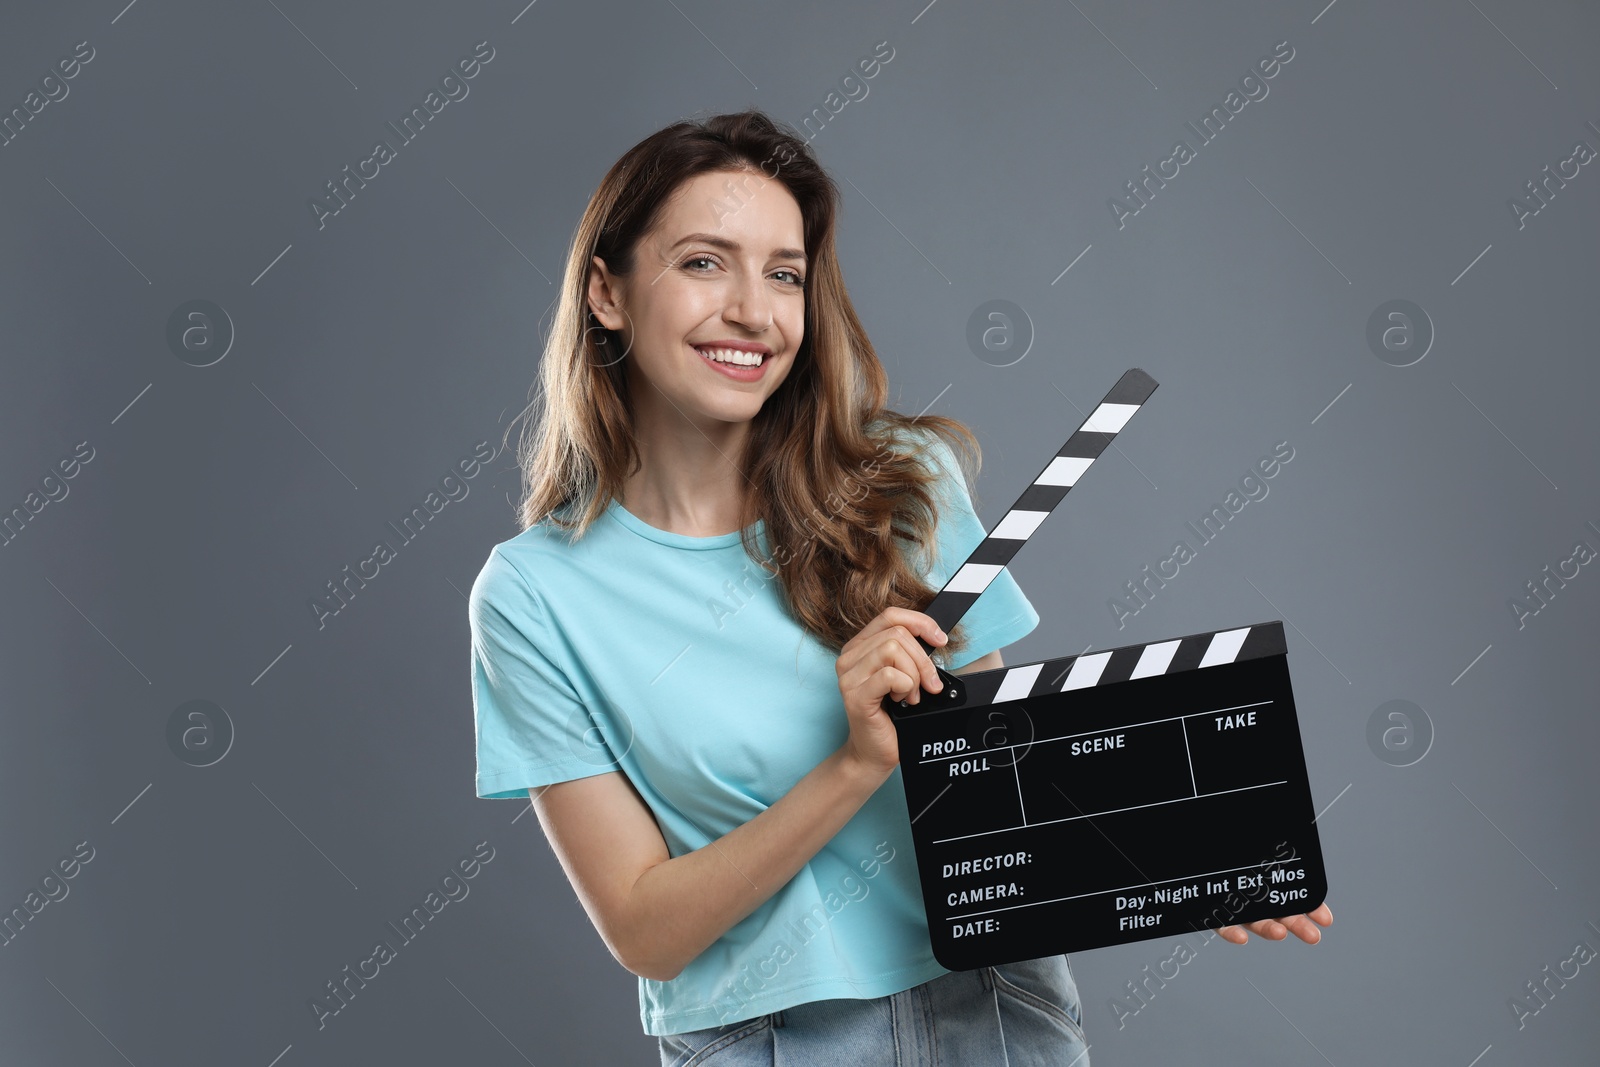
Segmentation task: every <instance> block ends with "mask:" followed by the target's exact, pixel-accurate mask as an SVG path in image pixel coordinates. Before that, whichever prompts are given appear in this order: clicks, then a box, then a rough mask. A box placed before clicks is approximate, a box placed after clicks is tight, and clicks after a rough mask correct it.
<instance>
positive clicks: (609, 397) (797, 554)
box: [517, 110, 982, 662]
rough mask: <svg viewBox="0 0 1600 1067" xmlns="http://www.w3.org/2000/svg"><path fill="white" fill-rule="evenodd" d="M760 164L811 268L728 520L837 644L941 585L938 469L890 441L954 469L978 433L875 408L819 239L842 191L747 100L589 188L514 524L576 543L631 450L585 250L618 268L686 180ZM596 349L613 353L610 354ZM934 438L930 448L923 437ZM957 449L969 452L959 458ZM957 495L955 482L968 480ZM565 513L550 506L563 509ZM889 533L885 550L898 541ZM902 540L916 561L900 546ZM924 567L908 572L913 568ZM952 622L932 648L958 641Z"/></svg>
mask: <svg viewBox="0 0 1600 1067" xmlns="http://www.w3.org/2000/svg"><path fill="white" fill-rule="evenodd" d="M754 170H759V171H760V172H761V175H762V176H763V177H764V178H767V179H775V180H777V181H781V182H782V183H783V184H784V186H785V187H786V188H787V189H788V191H789V193H790V194H791V195H793V197H794V198H795V200H796V201H797V202H798V203H799V206H800V214H801V218H802V219H803V220H804V227H805V252H806V257H807V261H808V266H809V270H808V272H807V276H806V283H805V290H804V294H805V336H804V339H803V341H802V343H801V345H800V348H799V350H798V352H796V354H795V357H794V358H795V362H794V365H793V367H792V368H791V370H790V373H789V375H788V377H787V378H785V380H784V381H783V384H782V385H780V386H779V387H778V389H777V390H776V391H775V392H774V393H773V394H772V395H771V396H770V397H768V399H767V401H766V403H764V404H763V405H762V407H761V410H760V412H758V413H757V415H756V416H755V418H754V419H753V420H752V423H751V433H750V437H749V443H748V448H747V450H746V453H745V458H744V461H743V462H744V466H745V470H744V475H745V478H746V481H747V483H748V485H749V487H750V488H749V491H748V492H747V493H746V494H745V498H744V505H743V506H744V515H743V519H742V521H741V523H740V526H741V528H742V529H744V530H745V531H748V530H749V527H750V526H751V525H752V524H753V523H754V522H755V520H756V519H757V518H760V519H762V520H764V521H765V525H766V531H767V537H768V541H769V544H770V545H772V546H775V547H774V548H773V553H772V558H770V559H763V558H762V557H761V555H760V549H759V547H758V545H757V544H756V542H755V541H754V540H753V539H752V538H751V537H750V535H749V534H748V532H746V534H745V536H744V537H742V538H741V543H742V544H743V546H744V549H745V551H746V553H747V554H748V555H749V556H750V558H751V559H752V560H754V561H755V562H756V563H757V564H759V565H760V566H761V567H762V568H763V569H764V570H766V571H767V572H768V573H769V574H773V575H776V576H777V577H778V578H779V580H780V585H781V589H782V592H783V597H784V600H785V602H786V606H787V608H788V610H789V611H790V613H791V614H792V615H793V616H794V618H795V619H796V621H798V622H799V623H800V624H801V625H802V626H804V627H805V628H806V629H807V630H808V631H810V632H811V633H812V634H813V635H815V636H816V637H817V639H818V640H819V641H821V642H822V643H823V644H825V645H826V646H828V647H829V648H830V649H832V650H834V651H835V652H837V651H838V650H839V649H840V648H841V647H842V646H843V645H844V643H845V642H846V641H848V640H849V639H850V638H851V637H854V636H855V635H856V634H857V633H858V632H860V630H861V628H862V627H864V626H865V625H866V624H867V623H868V622H870V621H871V620H872V619H873V618H874V617H875V616H877V615H878V614H879V613H881V612H882V611H883V609H884V608H887V607H909V608H913V609H915V610H918V611H922V610H924V609H925V608H926V607H927V605H928V603H929V602H930V601H931V600H932V599H933V597H934V594H935V593H937V592H938V590H937V589H936V588H933V587H931V586H929V585H927V584H925V583H924V582H923V581H922V574H923V573H924V572H925V571H926V569H927V567H929V566H931V563H932V552H933V551H934V539H933V534H934V529H935V524H936V522H937V517H938V512H937V506H936V504H935V492H936V489H937V485H936V483H937V481H938V480H939V477H940V476H939V475H938V473H937V472H936V470H935V469H933V468H930V467H929V466H928V465H926V464H925V463H924V462H923V460H922V459H920V458H919V455H918V452H919V451H923V452H926V451H927V446H926V445H925V446H923V447H922V448H921V449H920V450H919V449H918V448H917V447H916V445H914V444H913V445H912V447H911V450H910V451H897V450H895V449H894V448H893V447H892V445H893V444H894V443H897V442H902V440H903V439H902V438H901V436H900V435H901V431H908V430H909V431H912V432H913V433H916V432H919V431H930V432H932V433H934V434H938V435H941V436H942V437H943V438H945V440H946V442H947V443H948V444H949V445H950V446H951V448H952V451H953V452H954V454H955V455H956V457H957V463H958V465H959V467H960V473H961V475H962V477H963V479H964V480H969V481H970V478H969V476H968V471H969V470H970V471H971V472H972V474H973V475H975V474H976V472H977V470H978V468H979V466H980V465H981V463H982V451H981V449H980V447H979V445H978V441H977V438H976V437H974V436H973V434H972V432H971V431H970V430H968V429H967V428H966V427H965V426H964V425H963V424H961V423H960V422H958V421H956V420H955V419H951V418H948V417H946V416H943V415H920V416H907V415H903V414H900V413H898V412H895V411H891V410H889V409H887V408H886V407H885V406H884V404H885V400H886V398H887V394H888V376H887V375H886V374H885V373H884V369H883V365H882V364H881V363H880V362H879V360H878V356H877V353H876V352H875V351H874V349H873V347H872V342H871V341H870V340H869V339H868V338H867V333H866V330H865V329H863V328H862V325H861V320H860V319H859V318H857V316H856V313H855V309H854V308H853V307H852V306H851V303H850V297H849V295H848V293H846V291H845V285H844V276H843V274H842V273H841V272H840V269H839V261H838V258H837V253H836V251H835V245H834V219H835V217H836V215H837V213H838V203H839V191H838V187H837V186H836V185H835V184H834V182H833V179H832V178H830V177H829V176H828V175H827V173H826V172H825V171H824V170H823V169H822V167H821V166H820V165H819V164H818V163H817V161H816V159H815V158H814V157H813V156H812V154H811V152H810V150H809V148H808V147H807V145H806V142H805V141H804V140H802V139H801V138H799V137H798V136H796V135H795V133H794V132H793V130H792V129H790V128H787V127H780V126H778V125H776V124H775V123H774V122H773V121H772V120H771V119H770V118H768V117H767V116H766V115H765V114H763V113H762V112H760V111H755V110H747V111H743V112H739V113H737V114H728V115H716V116H713V117H711V118H708V119H705V120H704V121H696V122H690V121H684V122H677V123H674V124H672V125H670V126H667V127H666V128H664V129H662V130H659V131H658V132H656V133H653V134H651V135H650V136H649V137H646V138H645V139H644V140H642V141H640V142H639V143H638V144H636V145H635V146H634V147H633V148H631V149H629V150H628V151H627V152H626V153H625V154H624V155H623V156H622V158H621V159H619V160H617V162H616V163H615V164H614V165H613V166H612V167H611V169H610V170H609V171H607V172H606V175H605V177H604V178H603V179H602V180H601V182H600V185H599V188H597V189H596V190H595V192H594V195H593V196H592V197H590V199H589V204H588V207H587V208H585V210H584V213H583V218H582V220H581V221H580V222H579V223H578V227H577V230H576V231H575V233H574V234H573V239H572V246H571V248H570V250H569V251H568V254H567V262H566V269H565V271H564V273H563V276H562V281H561V292H560V296H559V298H558V301H557V304H556V308H555V313H554V318H553V320H552V323H551V328H550V332H549V334H548V336H547V338H546V340H545V344H544V355H543V359H542V362H541V365H540V369H539V381H538V382H537V383H536V385H537V395H536V396H535V398H534V400H533V402H532V403H530V405H529V409H528V411H527V412H525V414H531V415H532V416H533V417H531V418H530V419H529V420H528V422H527V424H526V427H525V433H524V436H523V439H522V443H521V446H520V447H519V449H518V452H517V458H518V462H519V464H520V466H521V468H522V474H523V483H524V489H525V492H524V495H523V498H522V501H521V504H520V506H519V509H518V511H519V520H520V522H521V524H522V527H523V528H524V529H527V528H528V527H531V526H533V525H535V524H538V523H541V522H547V521H548V522H549V523H551V524H553V525H555V526H557V527H559V528H561V529H563V530H566V531H569V532H570V536H571V538H572V539H573V540H576V539H577V538H579V537H581V536H582V535H583V534H584V532H585V531H586V530H587V529H588V528H589V526H590V524H592V523H593V522H594V521H595V520H596V519H598V518H600V517H601V516H602V515H603V514H604V512H605V509H606V508H607V507H608V506H609V504H610V502H611V500H612V499H620V496H621V487H622V485H623V482H624V479H625V476H626V474H627V473H629V472H631V471H634V470H637V469H638V466H639V463H640V462H641V461H640V458H639V452H638V447H637V442H636V439H635V436H634V429H633V419H632V415H631V412H630V409H629V406H628V385H627V379H626V375H625V374H624V370H625V368H624V367H623V365H622V362H621V360H620V359H618V358H617V357H616V354H617V353H622V352H623V348H622V345H623V338H622V336H621V335H620V334H619V333H615V332H613V331H611V330H608V329H606V328H605V327H603V326H601V325H600V324H599V321H598V320H597V319H594V318H593V316H592V313H590V312H589V310H588V300H587V297H588V290H589V274H590V271H591V269H592V267H593V263H592V257H594V256H599V257H600V259H601V260H602V261H603V262H604V263H605V264H606V266H607V268H608V269H609V270H610V271H611V272H612V273H613V274H616V275H619V276H622V275H627V274H629V273H631V272H632V271H633V269H634V267H635V262H634V252H635V249H636V247H637V245H638V242H639V240H640V238H641V237H643V236H644V235H645V234H646V233H648V232H649V231H650V229H651V227H652V226H653V225H654V224H655V223H656V221H657V220H658V218H659V217H660V215H661V213H662V208H663V205H664V203H665V202H666V201H667V200H668V198H669V197H670V196H671V195H672V194H673V193H674V192H675V191H676V190H677V189H678V188H679V186H680V185H682V183H683V182H685V181H687V180H688V179H691V178H693V177H696V176H698V175H700V174H703V173H706V172H713V171H746V172H748V171H754ZM608 353H609V354H610V355H608ZM932 443H933V442H931V441H930V442H928V444H929V445H931V444H932ZM966 446H970V456H968V455H965V454H964V452H965V450H966ZM969 491H970V490H969ZM563 513H564V514H563ZM897 539H898V541H899V542H902V544H897V543H896V541H897ZM906 547H911V548H914V549H916V550H917V553H918V555H916V556H915V564H914V562H913V560H912V559H908V558H907V557H906V556H905V555H904V554H903V551H904V548H906ZM916 566H921V567H922V568H923V570H917V569H915V567H916ZM963 629H964V628H963V627H961V626H957V627H955V628H954V629H953V631H952V632H951V633H950V635H949V637H950V639H949V641H948V643H946V644H945V645H944V646H943V647H942V648H940V649H938V650H937V652H936V658H938V659H941V660H942V661H944V662H948V661H949V658H950V657H951V656H952V655H953V654H955V653H958V652H960V651H962V650H964V649H965V647H966V636H965V634H964V633H963Z"/></svg>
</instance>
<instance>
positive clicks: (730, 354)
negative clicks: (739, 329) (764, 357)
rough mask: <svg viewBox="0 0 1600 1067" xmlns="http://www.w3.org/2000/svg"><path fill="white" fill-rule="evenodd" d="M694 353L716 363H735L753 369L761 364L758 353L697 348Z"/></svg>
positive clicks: (729, 349) (732, 349)
mask: <svg viewBox="0 0 1600 1067" xmlns="http://www.w3.org/2000/svg"><path fill="white" fill-rule="evenodd" d="M695 351H697V352H699V353H700V354H701V355H702V356H704V357H706V358H707V359H713V360H716V361H717V362H718V363H736V364H738V365H739V366H741V367H754V366H756V365H757V364H759V363H760V362H761V354H760V353H759V352H741V351H739V350H738V349H735V348H697V349H695Z"/></svg>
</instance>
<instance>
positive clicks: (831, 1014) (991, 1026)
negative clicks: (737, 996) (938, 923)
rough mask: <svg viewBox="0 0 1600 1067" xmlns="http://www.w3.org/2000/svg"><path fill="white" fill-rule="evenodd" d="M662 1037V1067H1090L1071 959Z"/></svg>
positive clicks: (982, 970)
mask: <svg viewBox="0 0 1600 1067" xmlns="http://www.w3.org/2000/svg"><path fill="white" fill-rule="evenodd" d="M658 1041H659V1042H660V1048H661V1064H662V1067H701V1065H703V1064H710V1065H711V1067H757V1065H759V1067H776V1065H778V1064H783V1065H785V1067H791V1065H793V1067H799V1065H802V1064H823V1065H827V1067H844V1065H850V1067H854V1065H856V1064H867V1065H876V1064H886V1065H895V1067H934V1065H936V1064H937V1065H943V1067H950V1065H962V1067H966V1065H968V1064H972V1065H976V1067H987V1065H989V1064H995V1065H997V1067H1089V1046H1088V1043H1087V1041H1086V1040H1085V1038H1084V1036H1083V1008H1082V1005H1081V1003H1080V1002H1079V1000H1078V986H1077V983H1076V982H1075V981H1073V978H1072V969H1071V968H1070V967H1069V966H1068V965H1067V958H1066V957H1065V956H1045V957H1044V958H1042V959H1036V960H1024V961H1022V962H1020V963H1004V964H997V965H995V966H993V967H979V968H976V969H974V970H970V971H952V972H950V973H949V974H945V975H940V976H939V977H938V978H935V979H933V980H932V981H929V982H924V983H923V984H922V985H919V986H914V987H912V988H911V989H907V990H905V991H904V992H900V993H894V994H892V995H890V996H887V997H879V998H878V999H876V1000H849V999H844V1000H817V1001H812V1002H811V1003H809V1004H797V1005H795V1006H794V1007H792V1008H785V1009H783V1010H782V1011H778V1012H773V1013H772V1014H771V1015H762V1016H758V1017H756V1018H754V1019H743V1020H740V1021H738V1022H732V1023H728V1024H727V1025H725V1026H715V1027H710V1028H708V1029H705V1030H691V1031H689V1032H688V1033H683V1034H670V1035H667V1036H665V1037H661V1038H659V1039H658Z"/></svg>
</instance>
